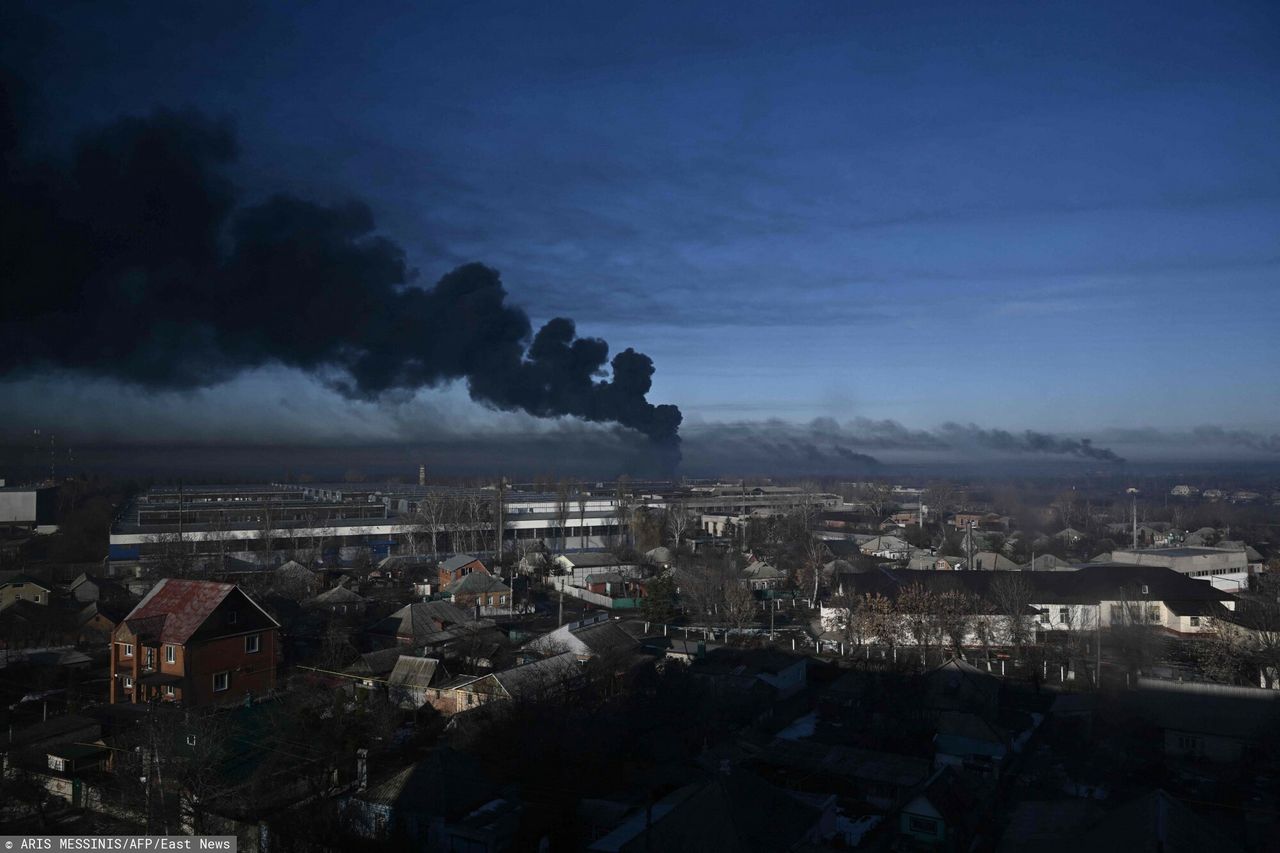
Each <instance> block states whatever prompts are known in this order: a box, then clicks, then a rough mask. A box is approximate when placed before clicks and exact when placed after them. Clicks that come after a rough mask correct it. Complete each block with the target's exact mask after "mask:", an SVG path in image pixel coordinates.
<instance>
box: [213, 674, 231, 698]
mask: <svg viewBox="0 0 1280 853" xmlns="http://www.w3.org/2000/svg"><path fill="white" fill-rule="evenodd" d="M230 685H231V673H229V672H215V673H214V674H213V692H214V693H221V692H222V691H223V690H226V689H227V688H228V687H229V686H230Z"/></svg>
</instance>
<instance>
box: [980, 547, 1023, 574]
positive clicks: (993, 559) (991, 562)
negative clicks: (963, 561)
mask: <svg viewBox="0 0 1280 853" xmlns="http://www.w3.org/2000/svg"><path fill="white" fill-rule="evenodd" d="M1017 568H1018V564H1017V563H1015V562H1014V561H1013V560H1010V559H1009V558H1008V557H1006V556H1005V555H1004V554H1000V553H997V552H995V551H979V552H978V553H976V554H974V555H973V569H974V571H979V572H992V571H994V572H1011V571H1014V570H1015V569H1017Z"/></svg>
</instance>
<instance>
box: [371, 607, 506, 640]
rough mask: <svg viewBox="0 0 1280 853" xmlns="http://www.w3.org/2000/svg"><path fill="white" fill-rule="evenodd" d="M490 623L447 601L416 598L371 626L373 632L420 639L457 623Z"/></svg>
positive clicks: (434, 634)
mask: <svg viewBox="0 0 1280 853" xmlns="http://www.w3.org/2000/svg"><path fill="white" fill-rule="evenodd" d="M492 624H493V623H492V622H486V621H484V620H476V619H474V618H472V616H471V615H470V614H469V613H467V612H466V611H465V610H463V609H461V608H460V607H458V606H457V605H456V604H454V603H452V602H450V601H418V602H414V603H413V604H406V605H405V606H404V607H401V608H400V609H399V610H397V611H396V612H395V613H392V614H391V615H390V616H388V617H387V618H385V619H383V620H382V621H381V622H379V623H378V624H377V625H376V626H375V627H374V629H373V630H374V631H375V632H376V633H381V634H394V635H395V636H397V637H411V638H413V639H414V640H415V641H421V640H426V639H428V638H434V637H435V636H437V635H442V634H445V633H447V632H449V631H450V629H452V628H456V627H458V626H468V627H471V628H482V627H489V626H492Z"/></svg>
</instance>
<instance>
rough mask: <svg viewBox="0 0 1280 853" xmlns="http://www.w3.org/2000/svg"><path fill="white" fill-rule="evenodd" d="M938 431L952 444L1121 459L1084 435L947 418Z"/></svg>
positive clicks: (1103, 460) (1006, 450) (1012, 451)
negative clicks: (1021, 429) (1015, 430)
mask: <svg viewBox="0 0 1280 853" xmlns="http://www.w3.org/2000/svg"><path fill="white" fill-rule="evenodd" d="M938 432H939V434H940V435H941V436H942V437H943V438H944V439H945V440H946V441H948V442H950V443H951V444H954V445H960V446H964V445H968V446H972V447H980V448H985V449H987V450H995V451H999V452H1001V453H1046V454H1054V455H1058V456H1079V457H1081V458H1083V459H1097V460H1099V461H1102V462H1116V463H1120V462H1124V459H1122V458H1121V457H1119V456H1117V455H1116V454H1115V453H1114V452H1113V451H1111V450H1108V449H1106V448H1105V447H1094V446H1093V442H1092V441H1091V440H1089V439H1087V438H1080V439H1075V438H1058V437H1056V436H1052V435H1048V434H1046V433H1042V432H1034V431H1032V430H1025V431H1024V432H1020V433H1012V432H1008V431H1006V430H1002V429H983V428H981V427H979V426H977V425H976V424H958V423H953V422H948V423H945V424H943V425H942V426H941V427H939V429H938Z"/></svg>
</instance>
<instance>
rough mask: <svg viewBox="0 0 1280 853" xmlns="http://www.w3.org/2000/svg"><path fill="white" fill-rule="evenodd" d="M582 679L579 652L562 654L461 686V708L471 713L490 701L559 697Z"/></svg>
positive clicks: (459, 693)
mask: <svg viewBox="0 0 1280 853" xmlns="http://www.w3.org/2000/svg"><path fill="white" fill-rule="evenodd" d="M581 677H582V666H581V663H580V662H579V657H578V654H577V652H562V653H560V654H557V655H554V656H552V657H549V658H544V659H542V660H539V661H534V662H533V663H526V664H524V665H523V666H517V667H512V668H511V669H504V670H502V671H501V672H491V673H489V674H488V675H484V676H481V677H479V678H477V679H475V680H474V681H471V682H468V683H467V684H463V685H460V686H458V687H457V688H456V689H455V693H456V694H457V709H458V711H459V712H461V711H469V710H472V709H474V708H478V707H480V706H481V705H487V704H489V703H490V702H501V701H507V700H511V699H520V700H537V699H540V698H546V697H551V696H556V695H558V694H561V693H563V692H564V691H565V690H566V689H568V688H570V687H571V686H572V685H573V684H574V683H576V682H577V681H578V680H579V679H580V678H581Z"/></svg>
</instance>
